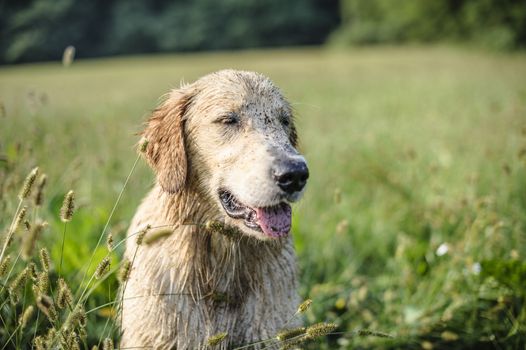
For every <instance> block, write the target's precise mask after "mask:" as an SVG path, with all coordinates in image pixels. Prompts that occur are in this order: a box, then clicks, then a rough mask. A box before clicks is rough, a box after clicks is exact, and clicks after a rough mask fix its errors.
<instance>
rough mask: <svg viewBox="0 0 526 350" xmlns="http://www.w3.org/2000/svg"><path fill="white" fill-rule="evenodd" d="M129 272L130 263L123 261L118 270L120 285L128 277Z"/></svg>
mask: <svg viewBox="0 0 526 350" xmlns="http://www.w3.org/2000/svg"><path fill="white" fill-rule="evenodd" d="M130 272H131V261H130V260H128V259H126V260H124V261H123V263H122V266H121V269H120V270H119V281H120V282H121V283H123V282H126V281H127V280H128V278H129V277H130Z"/></svg>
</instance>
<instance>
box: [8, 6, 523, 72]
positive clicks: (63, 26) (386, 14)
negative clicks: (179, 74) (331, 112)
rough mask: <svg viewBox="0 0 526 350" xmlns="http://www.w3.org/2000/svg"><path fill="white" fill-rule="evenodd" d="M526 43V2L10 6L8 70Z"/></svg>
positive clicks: (503, 46)
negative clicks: (281, 49) (377, 46)
mask: <svg viewBox="0 0 526 350" xmlns="http://www.w3.org/2000/svg"><path fill="white" fill-rule="evenodd" d="M328 38H330V39H331V40H330V42H331V43H334V44H336V45H344V46H345V45H356V44H374V43H405V42H435V41H444V40H447V41H458V42H463V43H465V42H470V43H475V44H476V45H478V46H485V47H489V48H492V49H499V50H501V49H505V50H509V49H519V48H524V47H525V43H526V1H524V0H430V1H417V0H288V1H281V0H221V1H217V0H194V1H188V0H152V1H143V0H92V1H81V0H3V1H2V0H0V63H17V62H28V61H41V60H55V59H58V58H60V56H61V55H62V52H63V50H64V48H65V47H66V46H68V45H73V46H75V48H76V49H77V56H78V57H93V56H105V55H116V54H129V53H148V52H174V51H201V50H222V49H237V48H253V47H268V46H291V45H313V44H322V43H324V42H326V41H327V39H328Z"/></svg>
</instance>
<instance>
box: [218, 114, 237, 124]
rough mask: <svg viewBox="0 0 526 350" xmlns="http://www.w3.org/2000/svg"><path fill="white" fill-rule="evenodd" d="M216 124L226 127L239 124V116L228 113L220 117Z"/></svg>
mask: <svg viewBox="0 0 526 350" xmlns="http://www.w3.org/2000/svg"><path fill="white" fill-rule="evenodd" d="M216 122H217V123H221V124H226V125H234V124H238V123H239V116H238V115H237V114H236V113H228V114H226V115H224V116H222V117H220V118H219V119H218V120H216Z"/></svg>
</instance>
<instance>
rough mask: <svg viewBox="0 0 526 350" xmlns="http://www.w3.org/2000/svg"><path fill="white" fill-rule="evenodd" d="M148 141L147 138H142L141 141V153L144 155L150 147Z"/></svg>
mask: <svg viewBox="0 0 526 350" xmlns="http://www.w3.org/2000/svg"><path fill="white" fill-rule="evenodd" d="M148 143H149V142H148V139H147V138H146V137H144V136H143V137H142V138H141V140H140V141H139V151H140V152H141V153H144V152H146V148H147V147H148Z"/></svg>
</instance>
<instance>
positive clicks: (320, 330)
mask: <svg viewBox="0 0 526 350" xmlns="http://www.w3.org/2000/svg"><path fill="white" fill-rule="evenodd" d="M336 328H338V326H337V325H336V324H334V323H324V322H322V323H316V324H313V325H312V326H309V327H307V330H306V331H305V334H306V338H307V339H308V340H313V339H316V338H320V337H323V336H326V335H327V334H329V333H331V332H333V331H334V330H335V329H336Z"/></svg>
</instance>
